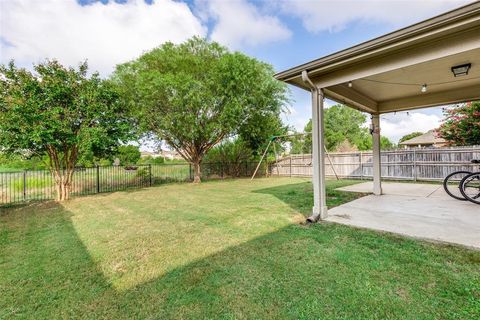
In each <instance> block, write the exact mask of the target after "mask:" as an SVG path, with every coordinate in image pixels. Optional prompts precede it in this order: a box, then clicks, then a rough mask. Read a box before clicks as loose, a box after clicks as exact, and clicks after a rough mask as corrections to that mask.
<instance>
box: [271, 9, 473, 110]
mask: <svg viewBox="0 0 480 320" xmlns="http://www.w3.org/2000/svg"><path fill="white" fill-rule="evenodd" d="M465 63H470V64H471V69H470V70H469V73H468V75H466V76H460V77H455V76H454V75H453V73H452V71H451V67H453V66H456V65H461V64H465ZM303 71H307V72H308V76H309V78H310V79H311V80H312V81H313V83H314V84H315V85H316V86H317V87H318V88H321V89H323V90H324V92H325V96H326V97H328V98H330V99H332V100H335V101H338V102H340V103H344V104H347V105H349V106H351V107H354V108H356V109H359V110H361V111H365V112H369V113H373V114H378V113H386V112H393V111H401V110H409V109H418V108H424V107H431V106H437V105H445V104H451V103H458V102H464V101H470V100H477V99H480V1H476V2H474V3H472V4H470V5H467V6H464V7H461V8H459V9H456V10H453V11H450V12H448V13H445V14H443V15H441V16H437V17H435V18H432V19H429V20H426V21H424V22H420V23H418V24H415V25H413V26H410V27H407V28H404V29H401V30H399V31H395V32H393V33H390V34H387V35H385V36H382V37H379V38H377V39H374V40H371V41H368V42H365V43H362V44H360V45H357V46H355V47H352V48H349V49H346V50H343V51H340V52H338V53H335V54H332V55H329V56H326V57H323V58H320V59H317V60H314V61H312V62H309V63H306V64H303V65H300V66H297V67H294V68H292V69H289V70H286V71H284V72H280V73H278V74H277V75H276V78H277V79H279V80H282V81H285V82H287V83H290V84H293V85H296V86H299V87H301V88H304V89H306V90H310V88H309V86H308V85H307V84H305V83H304V82H303V80H302V76H301V73H302V72H303ZM349 82H351V87H350V86H349ZM423 84H426V85H427V91H426V92H421V88H422V85H423Z"/></svg>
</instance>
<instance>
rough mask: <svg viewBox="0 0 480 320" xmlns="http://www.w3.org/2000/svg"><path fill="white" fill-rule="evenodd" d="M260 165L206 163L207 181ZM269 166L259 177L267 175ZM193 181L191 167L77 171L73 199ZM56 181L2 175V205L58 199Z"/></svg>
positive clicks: (31, 174) (45, 176) (38, 175)
mask: <svg viewBox="0 0 480 320" xmlns="http://www.w3.org/2000/svg"><path fill="white" fill-rule="evenodd" d="M256 166H257V163H255V162H243V163H203V164H202V166H201V173H202V179H203V180H212V179H226V178H239V177H249V176H251V175H252V174H253V172H254V170H255V168H256ZM266 170H267V169H266V165H263V166H262V168H261V169H260V170H259V172H258V173H257V175H258V176H261V175H265V174H266ZM192 180H193V168H192V166H191V165H190V164H188V163H174V164H152V165H135V166H99V167H92V168H83V167H81V168H76V169H75V173H74V175H73V183H72V186H71V195H72V196H82V195H90V194H96V193H104V192H113V191H121V190H126V189H135V188H144V187H150V186H153V185H159V184H163V183H171V182H189V181H192ZM55 196H56V189H55V183H54V180H53V178H52V176H51V174H50V172H49V171H48V170H35V171H32V170H26V171H19V172H0V205H6V204H13V203H19V202H25V201H31V200H51V199H55Z"/></svg>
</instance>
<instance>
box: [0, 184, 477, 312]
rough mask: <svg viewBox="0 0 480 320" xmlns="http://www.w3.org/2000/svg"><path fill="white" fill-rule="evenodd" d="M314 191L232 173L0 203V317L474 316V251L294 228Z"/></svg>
mask: <svg viewBox="0 0 480 320" xmlns="http://www.w3.org/2000/svg"><path fill="white" fill-rule="evenodd" d="M351 183H355V182H351V181H340V182H336V181H329V188H328V204H329V205H330V206H332V205H338V204H341V203H343V202H345V201H348V200H352V199H353V198H354V197H356V196H357V195H354V194H350V193H342V192H337V191H333V188H335V187H338V186H342V185H347V184H351ZM311 192H312V191H311V185H310V183H309V182H306V180H302V179H289V178H276V179H258V180H255V181H254V182H250V181H249V180H248V179H242V180H226V181H212V182H207V183H203V184H201V185H193V184H170V185H163V186H159V187H153V188H148V189H143V190H136V191H130V192H117V193H112V194H101V195H96V196H90V197H83V198H76V199H74V200H71V201H69V202H67V203H65V204H63V205H59V204H56V203H53V202H50V203H43V204H35V205H30V206H23V207H16V208H10V209H0V210H2V211H1V214H0V292H1V295H0V319H75V318H79V319H170V318H174V319H478V318H479V317H480V252H476V251H470V250H466V249H462V248H458V247H453V246H445V245H437V244H431V243H427V242H422V241H415V240H412V239H405V238H401V237H397V236H392V235H389V234H381V233H376V232H372V231H366V230H360V229H354V228H350V227H346V226H341V225H335V224H327V223H322V224H316V225H311V226H306V225H303V224H302V223H301V222H302V221H303V220H304V216H305V215H308V214H309V213H310V210H311V206H312V194H311Z"/></svg>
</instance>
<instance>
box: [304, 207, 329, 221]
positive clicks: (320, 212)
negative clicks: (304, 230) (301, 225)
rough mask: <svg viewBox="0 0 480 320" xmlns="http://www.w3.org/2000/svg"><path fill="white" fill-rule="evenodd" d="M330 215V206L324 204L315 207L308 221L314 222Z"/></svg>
mask: <svg viewBox="0 0 480 320" xmlns="http://www.w3.org/2000/svg"><path fill="white" fill-rule="evenodd" d="M327 217H328V208H327V207H326V206H322V207H320V208H317V207H313V209H312V215H311V216H310V217H308V218H307V222H310V223H314V222H318V221H321V220H325V219H327Z"/></svg>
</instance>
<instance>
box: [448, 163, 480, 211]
mask: <svg viewBox="0 0 480 320" xmlns="http://www.w3.org/2000/svg"><path fill="white" fill-rule="evenodd" d="M471 162H472V163H474V164H480V160H472V161H471ZM443 188H444V189H445V192H446V193H447V194H448V195H449V196H451V197H452V198H454V199H457V200H461V201H466V200H468V201H471V202H473V203H476V204H480V172H471V171H463V170H462V171H456V172H452V173H451V174H449V175H448V176H446V177H445V179H444V180H443ZM465 188H466V190H465Z"/></svg>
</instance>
